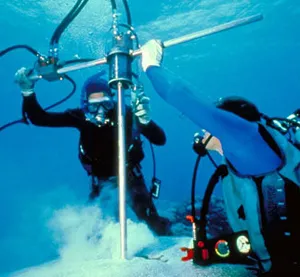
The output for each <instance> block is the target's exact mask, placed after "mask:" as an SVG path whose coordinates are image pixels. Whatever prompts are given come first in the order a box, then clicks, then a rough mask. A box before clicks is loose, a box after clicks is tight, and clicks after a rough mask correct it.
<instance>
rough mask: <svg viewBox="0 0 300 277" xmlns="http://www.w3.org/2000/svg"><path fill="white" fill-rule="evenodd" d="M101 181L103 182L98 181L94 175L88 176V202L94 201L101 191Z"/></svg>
mask: <svg viewBox="0 0 300 277" xmlns="http://www.w3.org/2000/svg"><path fill="white" fill-rule="evenodd" d="M103 181H104V180H102V179H99V178H98V177H96V176H94V175H91V176H90V187H91V192H90V194H89V201H90V202H92V201H94V200H95V199H96V198H97V197H98V196H99V195H100V192H101V189H102V186H101V184H102V182H103Z"/></svg>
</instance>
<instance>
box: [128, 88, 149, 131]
mask: <svg viewBox="0 0 300 277" xmlns="http://www.w3.org/2000/svg"><path fill="white" fill-rule="evenodd" d="M131 99H132V107H133V112H134V114H135V115H136V117H137V118H138V120H139V122H140V123H141V124H144V125H146V124H148V123H149V122H150V121H151V111H150V98H149V97H147V96H146V95H145V93H144V92H140V93H138V92H136V91H132V92H131Z"/></svg>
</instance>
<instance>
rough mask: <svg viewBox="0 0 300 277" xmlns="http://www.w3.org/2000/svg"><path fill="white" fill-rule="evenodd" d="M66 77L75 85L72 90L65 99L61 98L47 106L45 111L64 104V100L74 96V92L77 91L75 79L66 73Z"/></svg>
mask: <svg viewBox="0 0 300 277" xmlns="http://www.w3.org/2000/svg"><path fill="white" fill-rule="evenodd" d="M64 78H66V79H67V80H68V81H70V82H71V84H72V85H73V89H72V91H71V92H70V93H69V94H68V95H67V96H66V97H64V98H63V99H61V100H59V101H57V102H56V103H54V104H52V105H50V106H48V107H46V108H45V111H47V110H50V109H52V108H54V107H56V106H58V105H60V104H62V103H63V102H65V101H67V100H68V99H69V98H71V97H72V96H73V94H74V93H75V91H76V83H75V82H74V80H73V79H72V78H70V77H69V76H67V75H65V76H64Z"/></svg>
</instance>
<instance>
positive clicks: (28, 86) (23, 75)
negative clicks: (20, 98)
mask: <svg viewBox="0 0 300 277" xmlns="http://www.w3.org/2000/svg"><path fill="white" fill-rule="evenodd" d="M30 73H31V70H30V69H26V68H25V67H22V68H20V69H19V70H18V71H17V72H16V74H15V83H17V84H18V85H19V86H20V88H21V92H22V94H23V95H24V96H29V95H31V94H33V93H34V91H33V88H34V83H35V82H34V81H31V80H30V79H29V75H30Z"/></svg>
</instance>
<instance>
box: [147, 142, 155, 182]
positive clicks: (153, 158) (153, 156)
mask: <svg viewBox="0 0 300 277" xmlns="http://www.w3.org/2000/svg"><path fill="white" fill-rule="evenodd" d="M149 143H150V148H151V154H152V161H153V177H152V179H155V178H156V161H155V154H154V149H153V145H152V143H151V142H149Z"/></svg>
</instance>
